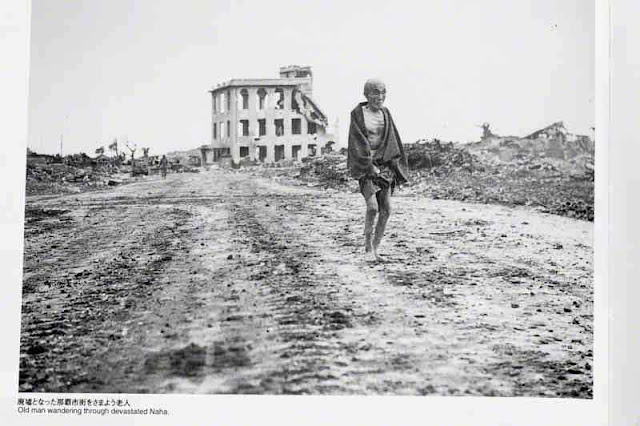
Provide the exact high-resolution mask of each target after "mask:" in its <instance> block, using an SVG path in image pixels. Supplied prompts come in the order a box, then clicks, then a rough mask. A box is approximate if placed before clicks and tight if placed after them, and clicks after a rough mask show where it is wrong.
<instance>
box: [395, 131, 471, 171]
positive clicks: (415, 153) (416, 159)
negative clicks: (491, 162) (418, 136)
mask: <svg viewBox="0 0 640 426" xmlns="http://www.w3.org/2000/svg"><path fill="white" fill-rule="evenodd" d="M405 153H406V155H407V162H408V164H409V168H410V169H430V170H432V172H433V173H434V174H436V175H447V174H449V173H450V172H451V171H452V170H457V169H459V168H463V169H465V170H469V171H470V170H471V169H472V168H473V167H474V163H476V167H477V163H478V161H477V160H476V159H474V156H473V155H472V154H470V153H469V151H468V150H466V149H463V148H460V147H458V146H456V145H455V144H454V143H453V142H449V143H444V144H443V143H442V142H440V141H439V140H438V139H435V140H433V141H423V140H420V141H418V142H416V143H415V144H411V145H406V146H405Z"/></svg>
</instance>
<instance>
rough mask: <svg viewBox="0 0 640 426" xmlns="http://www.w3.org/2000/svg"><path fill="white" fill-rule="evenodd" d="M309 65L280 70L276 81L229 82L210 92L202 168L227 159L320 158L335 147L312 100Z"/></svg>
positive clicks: (334, 140) (268, 161)
mask: <svg viewBox="0 0 640 426" xmlns="http://www.w3.org/2000/svg"><path fill="white" fill-rule="evenodd" d="M312 89H313V75H312V72H311V67H308V66H298V65H291V66H286V67H281V68H280V78H271V79H268V78H267V79H233V80H230V81H227V82H224V83H220V84H218V85H217V86H216V87H215V88H213V89H212V90H211V91H210V93H211V100H212V116H211V117H212V127H211V135H212V138H211V143H210V144H208V145H204V146H203V147H202V148H201V152H202V160H203V161H202V162H203V164H211V163H215V162H220V161H222V160H223V159H225V158H227V159H228V158H229V157H230V158H231V160H232V161H233V162H234V163H236V164H238V163H240V162H241V161H246V160H250V161H254V160H257V161H260V162H264V163H273V162H276V161H280V160H299V159H301V158H303V157H308V156H315V155H318V154H320V152H321V149H323V148H324V147H325V146H327V144H329V146H330V145H331V143H336V142H337V139H336V133H337V132H335V131H332V130H331V129H330V128H329V126H328V120H327V116H326V115H325V114H324V112H322V110H321V109H320V108H319V107H318V105H317V103H316V102H315V101H314V100H313V98H312Z"/></svg>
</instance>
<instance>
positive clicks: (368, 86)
mask: <svg viewBox="0 0 640 426" xmlns="http://www.w3.org/2000/svg"><path fill="white" fill-rule="evenodd" d="M373 89H378V91H383V90H386V86H385V84H384V82H383V81H382V80H380V79H379V78H370V79H369V80H367V81H366V82H365V83H364V95H365V96H367V94H369V92H371V90H373Z"/></svg>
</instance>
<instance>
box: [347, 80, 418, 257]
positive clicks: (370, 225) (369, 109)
mask: <svg viewBox="0 0 640 426" xmlns="http://www.w3.org/2000/svg"><path fill="white" fill-rule="evenodd" d="M386 95H387V90H386V87H385V84H384V83H383V82H382V81H381V80H378V79H371V80H367V82H366V83H365V85H364V97H365V98H366V99H367V100H366V102H361V103H360V104H358V105H357V106H356V107H355V108H354V109H353V111H351V124H350V126H349V150H348V161H347V165H348V167H349V172H350V174H351V176H352V177H353V178H354V179H357V180H358V182H359V184H360V192H361V193H362V195H363V197H364V199H365V202H366V206H367V210H366V214H365V223H364V246H365V252H366V253H370V254H371V255H372V257H373V259H374V260H376V261H382V260H383V258H382V257H381V256H380V254H379V253H378V247H379V246H380V242H381V241H382V236H383V235H384V231H385V228H386V226H387V221H388V220H389V216H390V215H391V195H392V194H393V191H394V189H395V187H396V185H399V184H402V183H405V182H406V181H407V180H408V175H407V157H406V155H405V153H404V148H403V147H402V142H401V140H400V135H399V134H398V130H397V129H396V126H395V124H394V123H393V119H392V118H391V114H390V113H389V110H388V109H387V108H386V107H384V106H383V104H384V101H385V98H386ZM376 217H377V219H378V220H377V222H376ZM374 225H375V233H374Z"/></svg>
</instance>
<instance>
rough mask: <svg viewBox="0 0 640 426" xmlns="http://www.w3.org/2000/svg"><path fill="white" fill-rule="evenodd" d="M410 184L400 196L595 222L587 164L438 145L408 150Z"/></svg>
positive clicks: (577, 160)
mask: <svg viewBox="0 0 640 426" xmlns="http://www.w3.org/2000/svg"><path fill="white" fill-rule="evenodd" d="M406 152H407V156H408V159H409V165H410V168H411V181H410V182H409V183H408V185H406V186H405V187H404V188H403V189H402V190H401V191H402V192H404V193H409V194H421V195H426V196H428V197H431V198H434V199H453V200H461V201H472V202H479V203H493V204H505V205H512V206H516V205H525V206H530V207H534V208H537V210H539V211H543V212H547V213H553V214H558V215H562V216H567V217H572V218H576V219H582V220H590V221H592V220H593V193H594V174H593V167H592V166H590V164H589V160H588V159H585V158H583V157H577V158H574V159H572V160H570V161H564V160H561V159H557V158H551V159H550V158H544V157H540V156H537V155H530V156H522V155H521V156H518V158H517V159H513V158H510V159H509V161H501V160H500V159H499V157H497V156H492V155H483V154H482V153H477V154H475V153H471V152H469V151H468V150H467V149H466V148H465V147H464V146H461V145H458V146H456V145H455V144H452V143H447V144H442V143H440V142H437V141H436V142H433V143H423V144H414V145H413V146H408V147H407V149H406Z"/></svg>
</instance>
